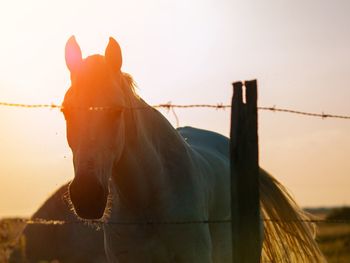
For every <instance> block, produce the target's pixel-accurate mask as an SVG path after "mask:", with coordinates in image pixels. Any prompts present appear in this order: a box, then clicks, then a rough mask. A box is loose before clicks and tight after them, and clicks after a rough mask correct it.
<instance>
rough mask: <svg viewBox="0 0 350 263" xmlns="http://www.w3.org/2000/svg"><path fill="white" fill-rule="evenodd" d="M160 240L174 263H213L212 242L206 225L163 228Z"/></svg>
mask: <svg viewBox="0 0 350 263" xmlns="http://www.w3.org/2000/svg"><path fill="white" fill-rule="evenodd" d="M165 228H166V229H165ZM164 230H165V231H163V234H162V239H163V240H164V241H165V242H166V243H167V246H168V248H169V249H170V250H172V253H174V255H173V258H174V261H171V262H176V263H213V261H212V242H211V237H210V232H209V227H208V225H207V224H184V225H173V226H166V227H164Z"/></svg>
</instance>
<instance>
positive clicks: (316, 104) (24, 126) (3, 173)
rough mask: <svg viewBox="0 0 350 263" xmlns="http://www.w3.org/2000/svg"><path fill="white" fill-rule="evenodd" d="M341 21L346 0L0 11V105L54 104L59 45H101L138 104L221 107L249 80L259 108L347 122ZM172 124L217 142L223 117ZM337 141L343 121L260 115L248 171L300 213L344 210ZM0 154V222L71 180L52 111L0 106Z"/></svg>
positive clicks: (349, 6)
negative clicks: (280, 187) (112, 55)
mask: <svg viewBox="0 0 350 263" xmlns="http://www.w3.org/2000/svg"><path fill="white" fill-rule="evenodd" d="M349 13H350V2H349V1H348V0H334V1H329V0H307V1H302V0H294V1H286V0H283V1H281V0H265V1H259V0H255V1H253V0H248V1H247V0H245V1H235V0H200V1H199V0H192V1H185V0H178V1H161V0H148V1H141V0H139V1H137V0H128V1H88V0H84V1H81V0H79V1H68V0H61V1H37V0H35V1H19V0H12V1H1V3H0V34H1V41H0V101H4V102H16V103H57V104H60V103H61V102H62V100H63V96H64V94H65V91H66V90H67V88H68V87H69V83H70V80H69V72H68V70H67V69H66V65H65V61H64V46H65V43H66V41H67V39H68V38H69V37H70V36H71V35H75V36H76V38H77V41H78V42H79V44H80V46H81V49H82V52H83V56H88V55H91V54H95V53H100V54H103V53H104V49H105V47H106V45H107V43H108V37H109V36H113V37H114V38H115V39H117V41H118V42H119V43H120V45H121V48H122V52H123V60H124V64H123V68H122V69H123V71H125V72H128V73H130V74H131V75H132V76H133V77H134V79H135V81H136V82H137V84H138V87H139V88H138V93H139V94H140V95H141V97H142V98H143V99H144V100H146V101H147V102H148V103H149V104H157V103H166V102H169V101H171V102H173V103H178V104H189V103H191V104H193V103H213V104H216V103H220V102H222V103H225V104H226V103H230V100H231V95H232V87H231V83H232V82H233V81H237V80H245V79H252V78H257V79H258V84H259V105H260V106H274V105H276V107H286V108H292V109H297V110H303V111H311V112H318V113H321V112H326V113H334V114H345V115H350V102H349V100H350V30H349V25H350V16H349ZM163 113H164V115H165V116H166V117H167V118H168V119H169V120H170V121H171V123H172V124H173V125H174V126H176V121H175V118H174V116H173V115H172V114H171V113H167V112H166V111H164V112H163ZM176 114H177V116H178V118H179V121H180V126H184V125H190V126H195V127H200V128H205V129H209V130H213V131H217V132H220V133H222V134H224V135H228V134H229V120H230V114H229V111H228V110H226V111H221V110H220V111H219V110H218V111H216V110H210V109H187V110H180V109H179V110H176ZM349 134H350V120H336V119H325V120H322V119H319V118H311V117H303V116H298V115H290V114H285V113H273V112H263V111H260V112H259V140H260V164H261V166H262V167H264V168H265V169H267V170H268V171H270V172H271V173H272V174H273V175H274V176H275V177H276V178H277V179H278V180H280V181H281V182H282V183H283V184H284V185H286V186H287V188H288V189H289V190H290V191H291V192H292V194H293V195H294V196H295V198H296V200H297V201H298V202H299V203H300V204H301V205H302V206H331V205H346V204H347V205H350V191H349V188H350V161H349V156H350V137H349ZM0 143H1V147H0V217H2V216H29V215H31V214H32V213H33V212H34V211H35V210H36V209H37V208H38V207H39V205H40V204H42V203H43V202H44V200H45V199H46V198H47V197H48V196H49V195H50V194H51V193H52V192H53V191H54V190H55V189H57V188H58V187H59V186H61V185H62V184H63V183H65V182H67V181H68V180H70V179H72V178H73V170H72V160H71V159H72V154H71V152H70V149H69V148H68V145H67V142H66V138H65V122H64V118H63V116H62V114H61V113H60V112H59V111H58V110H50V109H30V110H29V109H21V108H8V107H2V106H1V107H0Z"/></svg>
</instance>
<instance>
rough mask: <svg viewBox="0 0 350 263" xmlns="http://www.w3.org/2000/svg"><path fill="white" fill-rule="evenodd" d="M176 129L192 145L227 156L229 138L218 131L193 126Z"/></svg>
mask: <svg viewBox="0 0 350 263" xmlns="http://www.w3.org/2000/svg"><path fill="white" fill-rule="evenodd" d="M177 131H178V132H179V133H180V135H181V136H182V137H183V138H184V139H185V140H186V142H187V143H188V144H189V145H190V146H192V147H194V148H201V149H207V150H211V151H213V152H216V153H220V154H222V155H223V156H225V157H227V158H229V139H228V138H227V137H225V136H223V135H221V134H219V133H216V132H212V131H208V130H202V129H198V128H193V127H181V128H178V129H177Z"/></svg>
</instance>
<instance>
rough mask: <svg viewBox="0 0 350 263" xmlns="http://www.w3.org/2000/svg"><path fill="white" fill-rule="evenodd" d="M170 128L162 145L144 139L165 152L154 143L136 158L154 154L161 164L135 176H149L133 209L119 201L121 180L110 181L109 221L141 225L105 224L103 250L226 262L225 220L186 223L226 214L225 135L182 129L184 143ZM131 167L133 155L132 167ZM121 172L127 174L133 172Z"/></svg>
mask: <svg viewBox="0 0 350 263" xmlns="http://www.w3.org/2000/svg"><path fill="white" fill-rule="evenodd" d="M140 114H142V113H140ZM154 114H159V113H155V112H154ZM159 115H160V114H159ZM159 117H160V118H162V116H159ZM168 125H170V124H168ZM169 130H170V131H171V132H170V134H172V135H171V136H170V135H169V137H168V140H167V141H166V143H165V144H164V143H162V142H158V143H154V142H153V143H152V144H149V146H150V147H152V148H153V146H154V145H157V147H158V146H159V145H160V144H164V147H165V148H164V150H165V151H166V152H167V153H162V152H160V151H161V149H159V148H158V149H152V150H151V151H150V152H153V153H154V154H155V155H156V156H155V157H152V156H150V155H149V154H147V155H146V156H143V157H142V156H141V157H140V158H141V159H145V158H146V159H147V161H146V164H147V166H149V165H150V164H151V163H152V160H149V158H150V157H151V158H155V159H158V162H160V165H159V163H157V170H158V171H152V172H151V173H143V172H142V174H141V173H140V174H137V175H135V176H137V177H138V178H139V177H141V178H142V177H148V179H147V180H149V181H148V182H147V183H144V184H141V186H140V187H143V189H142V190H141V191H140V192H142V193H143V197H142V198H141V200H142V201H143V202H142V204H140V206H142V207H139V208H138V210H137V211H136V213H131V212H130V211H132V208H130V206H128V205H127V204H123V202H124V200H126V199H128V196H127V194H126V193H124V192H123V189H121V188H120V184H118V183H116V184H112V186H111V187H112V189H114V190H112V195H113V202H112V209H111V215H110V221H111V222H135V223H138V222H139V223H140V225H137V224H136V225H113V224H106V225H105V236H106V248H107V250H106V252H107V255H108V257H109V259H110V261H111V262H229V261H228V260H229V259H230V257H231V249H230V225H229V224H227V223H223V224H213V225H211V226H209V225H208V224H204V223H191V221H208V220H227V219H229V218H230V203H229V200H230V196H229V187H230V185H229V160H228V140H227V139H226V138H224V137H223V136H221V135H218V134H214V133H212V132H208V131H203V130H198V129H194V128H182V129H180V130H179V133H180V134H181V135H182V136H184V138H185V139H187V143H185V142H184V140H183V138H181V137H180V136H178V135H177V134H176V131H175V130H173V129H169ZM162 131H164V130H162ZM197 135H199V136H197ZM171 137H173V138H171ZM155 138H157V137H155ZM159 139H160V140H162V139H163V138H159ZM176 140H178V141H179V142H181V144H180V146H178V145H177V144H178V142H176ZM163 142H164V141H163ZM143 148H144V147H143ZM138 153H139V151H138ZM160 156H161V157H162V158H159V157H160ZM136 166H138V164H137V159H136V160H135V163H134V164H132V165H131V167H132V170H134V168H135V167H136ZM124 169H125V168H124ZM148 169H149V168H148V167H139V168H138V170H139V171H147V170H148ZM123 172H125V176H128V175H129V176H130V174H131V173H132V172H134V171H126V170H124V171H123ZM117 174H118V170H116V176H118V175H119V174H118V175H117ZM138 180H139V179H138ZM120 193H122V194H120ZM129 194H130V195H133V194H135V193H129ZM125 202H126V203H127V202H128V201H125ZM142 222H153V223H154V224H152V225H147V224H146V225H145V224H143V223H142ZM177 222H179V224H176V223H177ZM184 222H185V223H184ZM186 222H187V223H186ZM157 223H159V224H157ZM172 223H174V224H172ZM183 223H184V224H183Z"/></svg>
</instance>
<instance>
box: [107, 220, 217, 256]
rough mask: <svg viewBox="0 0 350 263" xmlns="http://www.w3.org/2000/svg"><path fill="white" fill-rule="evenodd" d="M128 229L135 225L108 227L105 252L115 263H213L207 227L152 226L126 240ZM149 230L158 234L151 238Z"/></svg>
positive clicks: (139, 230) (133, 233)
mask: <svg viewBox="0 0 350 263" xmlns="http://www.w3.org/2000/svg"><path fill="white" fill-rule="evenodd" d="M123 228H124V229H123ZM126 228H129V230H131V229H132V228H134V226H118V227H116V228H115V226H107V227H106V226H105V249H106V254H107V258H108V261H109V262H111V263H112V262H113V263H134V262H143V263H213V261H212V253H211V238H210V233H209V229H208V226H207V225H205V224H203V225H196V224H190V225H187V224H186V225H163V226H162V225H161V226H156V227H155V229H154V226H150V225H148V226H143V227H141V228H138V230H137V231H134V230H132V231H130V235H128V238H124V235H125V234H126V232H124V230H127V229H126ZM148 228H153V230H155V231H153V232H154V233H155V234H153V235H149V232H150V230H148ZM135 229H136V228H135ZM120 231H121V232H122V233H121V232H120ZM136 233H138V234H136ZM120 234H121V235H122V236H120ZM120 237H121V238H120Z"/></svg>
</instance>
